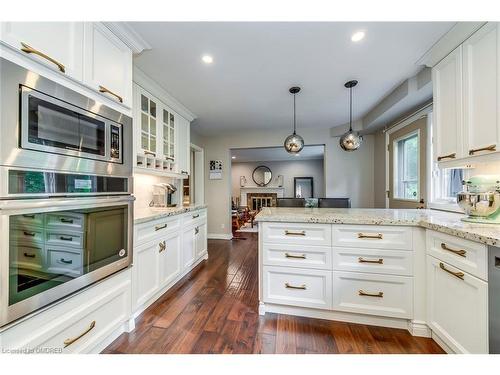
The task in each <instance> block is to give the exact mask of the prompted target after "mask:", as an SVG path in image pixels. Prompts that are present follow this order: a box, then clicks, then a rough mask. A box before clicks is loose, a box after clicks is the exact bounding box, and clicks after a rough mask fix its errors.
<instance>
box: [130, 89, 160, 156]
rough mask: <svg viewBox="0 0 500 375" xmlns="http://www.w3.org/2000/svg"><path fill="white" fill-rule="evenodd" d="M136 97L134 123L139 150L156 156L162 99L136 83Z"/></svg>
mask: <svg viewBox="0 0 500 375" xmlns="http://www.w3.org/2000/svg"><path fill="white" fill-rule="evenodd" d="M134 98H135V99H134V102H135V105H136V108H135V111H134V115H135V116H134V117H135V118H134V125H135V127H136V136H135V139H136V142H137V146H136V148H137V152H138V153H141V154H144V155H151V156H153V157H156V156H157V154H158V148H157V144H158V127H159V126H158V109H159V102H160V101H159V100H158V98H156V97H154V96H153V95H151V94H150V93H149V92H147V91H146V90H143V89H142V88H141V87H139V86H138V85H134ZM160 112H161V109H160ZM145 162H146V161H145ZM144 166H146V165H144Z"/></svg>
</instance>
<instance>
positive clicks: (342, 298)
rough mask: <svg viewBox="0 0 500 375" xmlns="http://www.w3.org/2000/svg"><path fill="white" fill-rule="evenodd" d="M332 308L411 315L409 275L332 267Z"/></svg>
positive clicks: (394, 315)
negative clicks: (344, 269) (335, 268)
mask: <svg viewBox="0 0 500 375" xmlns="http://www.w3.org/2000/svg"><path fill="white" fill-rule="evenodd" d="M333 285H334V288H333V309H334V310H340V311H348V312H355V313H361V314H369V315H378V316H387V317H393V318H406V319H411V318H412V316H413V278H412V277H405V276H393V275H378V274H368V273H361V272H343V271H333Z"/></svg>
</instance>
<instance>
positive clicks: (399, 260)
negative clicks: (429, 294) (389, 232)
mask: <svg viewBox="0 0 500 375" xmlns="http://www.w3.org/2000/svg"><path fill="white" fill-rule="evenodd" d="M333 269H334V270H338V271H351V272H367V273H381V274H387V275H402V276H412V275H413V252H412V251H405V250H380V249H356V248H350V247H334V248H333Z"/></svg>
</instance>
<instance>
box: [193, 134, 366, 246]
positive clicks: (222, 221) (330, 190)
mask: <svg viewBox="0 0 500 375" xmlns="http://www.w3.org/2000/svg"><path fill="white" fill-rule="evenodd" d="M288 133H289V131H288V130H287V129H285V130H267V131H266V130H264V131H263V130H258V131H257V130H255V131H254V130H248V131H246V132H238V133H225V134H224V133H222V134H217V135H216V136H215V135H214V136H209V137H204V139H203V142H202V143H203V147H204V149H205V168H206V169H205V176H206V177H205V203H206V204H207V205H208V233H209V234H217V235H225V236H227V237H230V235H231V217H230V212H231V211H230V210H231V170H230V169H231V156H230V151H229V150H230V149H232V148H251V147H277V146H278V147H279V146H282V144H283V140H284V139H285V138H286V137H287V136H288ZM298 133H299V134H300V135H301V136H303V137H304V140H305V143H306V145H307V144H309V145H320V144H324V145H325V161H324V168H325V196H326V197H350V198H351V203H352V207H373V167H374V163H373V144H374V140H373V136H371V135H367V136H365V138H364V143H363V145H362V146H361V148H360V149H359V150H357V151H354V152H345V151H343V150H342V149H341V148H340V146H339V139H338V137H330V130H329V129H300V128H299V129H298ZM210 160H222V162H223V173H222V176H223V178H222V180H210V179H209V173H208V168H209V162H210Z"/></svg>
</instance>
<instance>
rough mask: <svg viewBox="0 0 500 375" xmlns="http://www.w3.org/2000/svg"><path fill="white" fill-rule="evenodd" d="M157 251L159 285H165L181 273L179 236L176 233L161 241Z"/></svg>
mask: <svg viewBox="0 0 500 375" xmlns="http://www.w3.org/2000/svg"><path fill="white" fill-rule="evenodd" d="M162 244H163V245H164V246H162V247H161V248H160V250H159V258H158V262H159V264H160V283H161V284H162V285H167V284H169V283H170V282H172V281H173V280H174V279H175V278H176V277H177V276H179V274H180V273H181V235H180V233H179V232H178V231H176V232H174V233H172V234H170V235H168V236H167V237H166V239H164V240H163V241H162Z"/></svg>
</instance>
